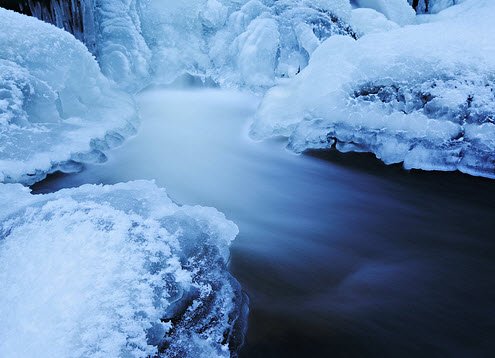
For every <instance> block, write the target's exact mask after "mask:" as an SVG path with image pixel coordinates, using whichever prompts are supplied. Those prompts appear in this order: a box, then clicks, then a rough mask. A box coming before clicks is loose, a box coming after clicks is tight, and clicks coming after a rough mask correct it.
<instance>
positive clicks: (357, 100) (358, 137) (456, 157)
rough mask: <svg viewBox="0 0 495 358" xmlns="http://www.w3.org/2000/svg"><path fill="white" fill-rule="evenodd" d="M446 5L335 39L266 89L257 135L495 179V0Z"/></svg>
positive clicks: (255, 127)
mask: <svg viewBox="0 0 495 358" xmlns="http://www.w3.org/2000/svg"><path fill="white" fill-rule="evenodd" d="M457 7H459V8H458V9H456V8H457ZM445 11H446V12H447V13H446V15H443V14H442V13H440V14H439V15H437V16H436V17H434V22H432V23H428V24H422V25H417V26H408V27H405V28H401V29H397V30H393V31H391V32H382V33H378V34H372V35H367V36H364V37H362V38H361V39H359V40H358V41H354V40H352V39H351V38H349V37H332V38H330V39H329V40H327V41H326V42H325V43H324V44H323V45H321V46H320V47H319V48H318V49H317V50H316V51H315V53H314V54H313V57H312V59H311V62H310V65H309V66H308V67H307V68H306V69H305V70H304V71H303V72H302V73H301V74H300V75H298V76H296V77H295V78H294V79H291V80H287V81H283V82H282V83H280V85H278V86H277V87H275V88H273V89H272V90H270V91H269V92H268V94H267V96H266V97H265V99H264V101H263V102H262V104H261V106H260V109H259V111H258V114H257V119H256V120H255V123H254V125H253V128H252V133H253V135H254V137H256V138H265V137H268V136H273V135H283V136H288V137H290V139H289V141H290V147H291V148H292V149H293V150H295V151H297V152H301V151H304V150H306V149H311V148H313V149H321V148H329V147H331V146H332V145H333V144H334V143H335V142H336V146H337V149H339V150H341V151H366V152H373V153H375V154H376V156H377V157H378V158H380V159H382V160H383V161H384V162H385V163H399V162H403V163H404V166H405V167H406V168H420V169H426V170H433V169H435V170H456V169H458V170H460V171H463V172H465V173H469V174H473V175H481V176H486V177H495V124H494V118H495V106H494V101H495V97H494V91H495V78H494V73H495V43H494V42H493V38H494V36H495V25H494V23H493V18H495V4H494V3H493V2H491V1H485V0H471V1H466V2H464V3H463V4H461V5H457V6H455V7H452V8H450V9H448V10H445Z"/></svg>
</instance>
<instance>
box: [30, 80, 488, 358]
mask: <svg viewBox="0 0 495 358" xmlns="http://www.w3.org/2000/svg"><path fill="white" fill-rule="evenodd" d="M137 101H138V105H139V108H140V113H141V117H142V123H141V128H140V129H139V132H138V134H137V135H136V136H134V137H133V138H131V139H129V140H128V141H126V142H125V143H124V145H122V146H121V147H119V148H116V149H114V150H112V151H109V152H108V153H107V155H108V161H107V162H106V163H103V164H91V165H87V166H86V168H85V170H84V171H82V172H81V173H78V174H72V175H64V174H55V175H52V176H50V177H49V178H47V179H46V180H45V181H43V182H41V183H39V184H36V185H35V186H34V187H33V190H34V192H36V193H46V192H52V191H55V190H59V189H61V188H68V187H74V186H79V185H82V184H86V183H105V184H113V183H118V182H125V181H130V180H135V179H153V180H155V181H156V183H157V184H158V185H159V186H162V187H165V188H167V191H168V193H169V195H170V196H171V197H172V198H173V199H174V200H176V201H177V202H180V203H185V204H199V205H205V206H213V207H216V208H217V209H218V210H220V211H222V212H224V213H225V214H226V216H227V218H228V219H230V220H233V221H234V222H235V223H236V224H237V225H238V226H239V229H240V234H239V236H238V237H237V239H236V240H235V241H234V243H233V246H232V248H231V252H232V256H231V266H230V267H231V272H232V273H233V275H234V276H235V277H236V278H237V279H238V280H239V282H240V283H241V285H242V287H243V289H244V290H245V291H246V292H247V294H248V295H249V297H250V318H249V330H248V335H247V337H246V344H245V346H244V348H243V350H242V352H241V356H244V357H303V356H304V357H326V356H332V357H340V356H342V357H361V356H363V355H366V356H377V357H385V356H395V357H397V356H400V357H404V356H418V355H419V354H420V353H424V352H425V351H427V352H430V353H431V356H473V357H474V356H485V354H486V352H490V351H492V350H493V349H494V348H495V340H494V339H493V338H494V337H492V336H491V334H490V332H495V305H494V304H493V303H494V302H495V287H494V284H493V283H494V277H495V235H494V233H495V217H494V213H495V210H494V209H495V185H494V184H493V181H489V180H484V179H479V178H475V177H469V176H465V175H461V174H459V173H429V172H414V171H413V172H407V171H405V170H403V169H402V168H400V167H399V166H385V165H383V164H381V163H380V162H379V161H378V160H376V159H374V158H373V157H372V156H370V155H366V154H341V153H337V152H334V151H330V152H315V153H308V154H305V155H299V156H298V155H294V154H292V153H291V152H289V151H287V150H286V149H285V141H284V140H281V139H274V140H268V141H264V142H255V141H253V140H251V139H250V138H249V136H248V131H249V124H250V121H251V119H252V116H253V115H254V112H255V110H256V107H257V105H258V102H259V98H257V97H255V96H253V95H250V94H246V93H240V92H233V91H226V90H218V89H175V90H173V89H152V90H147V91H144V92H142V93H141V94H139V95H138V97H137Z"/></svg>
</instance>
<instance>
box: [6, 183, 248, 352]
mask: <svg viewBox="0 0 495 358" xmlns="http://www.w3.org/2000/svg"><path fill="white" fill-rule="evenodd" d="M0 201H1V202H2V203H6V202H8V203H9V205H8V206H6V205H3V206H2V207H1V208H0V220H1V222H2V223H1V224H0V287H2V294H1V295H0V317H2V324H1V325H0V356H2V357H145V356H149V355H151V356H153V355H154V354H156V353H157V351H158V348H159V349H160V351H161V354H162V355H164V356H168V357H184V356H188V357H228V356H230V353H229V348H233V349H235V348H237V347H233V346H232V345H233V344H238V342H236V340H237V339H238V337H237V336H236V329H238V328H239V327H241V328H242V326H243V324H244V323H245V322H243V319H244V317H242V315H240V313H241V309H242V304H243V300H242V295H241V292H240V288H239V285H238V284H237V282H236V281H235V280H234V279H233V278H232V277H231V276H230V274H229V273H228V272H227V269H226V265H227V262H228V256H229V249H228V248H229V245H230V243H231V241H232V240H233V239H234V237H235V236H236V235H237V233H238V229H237V227H236V226H235V225H234V224H233V223H232V222H230V221H228V220H226V219H225V216H224V215H223V214H221V213H219V212H217V211H216V210H215V209H212V208H204V207H197V206H196V207H194V206H178V205H176V204H174V203H173V202H172V201H171V200H170V199H169V198H168V197H167V194H166V192H165V191H164V190H163V189H159V188H157V187H156V185H155V184H153V183H152V182H146V181H137V182H130V183H126V184H117V185H113V186H95V185H85V186H82V187H80V188H77V189H65V190H62V191H60V192H57V193H53V194H47V195H31V194H30V193H29V191H28V190H27V189H26V188H24V187H22V186H21V185H19V184H1V185H0ZM229 344H230V345H231V346H229Z"/></svg>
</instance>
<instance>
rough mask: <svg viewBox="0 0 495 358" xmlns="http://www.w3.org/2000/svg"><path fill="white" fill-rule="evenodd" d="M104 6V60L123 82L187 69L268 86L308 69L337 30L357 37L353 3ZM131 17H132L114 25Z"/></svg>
mask: <svg viewBox="0 0 495 358" xmlns="http://www.w3.org/2000/svg"><path fill="white" fill-rule="evenodd" d="M105 3H106V4H107V5H106V6H107V7H108V11H105V12H104V14H105V18H107V19H108V20H106V21H100V24H99V27H100V28H101V29H102V34H103V35H102V38H103V41H102V43H105V45H104V46H103V45H99V50H98V58H99V61H100V63H101V65H102V68H103V71H104V72H105V73H107V74H110V77H111V78H114V79H116V80H117V81H119V82H120V83H121V84H122V83H123V84H124V86H126V83H128V81H127V78H129V77H132V76H134V77H137V78H141V79H142V81H143V83H148V82H149V81H150V80H151V81H152V82H159V83H170V82H172V81H174V80H175V79H177V78H179V77H180V76H182V75H184V74H187V75H192V76H198V77H201V78H211V79H213V80H214V81H215V82H217V83H219V84H222V85H224V86H247V87H251V88H257V87H268V86H271V85H273V84H274V81H275V78H276V77H283V76H291V75H294V74H295V73H297V72H298V71H299V70H300V68H303V67H304V66H305V65H306V64H307V61H308V59H309V56H310V54H311V52H312V51H313V50H314V49H315V48H316V47H317V46H318V45H319V44H320V43H321V41H323V40H324V39H326V38H328V37H329V36H330V35H332V34H350V35H353V32H352V29H351V28H350V27H349V26H348V24H347V20H348V19H349V17H350V9H351V8H350V4H349V3H348V1H346V0H338V1H326V0H319V1H309V0H284V1H275V2H274V1H258V0H250V1H247V0H243V1H236V0H195V1H191V0H187V1H185V0H184V1H174V2H171V1H168V2H164V1H160V0H150V1H146V2H141V3H139V5H133V6H134V7H131V6H130V5H128V6H127V8H125V9H124V8H123V7H122V6H112V5H111V4H114V3H121V0H114V1H107V2H105ZM132 4H134V3H132ZM115 8H117V9H122V10H123V11H122V13H126V14H127V15H125V16H124V15H122V13H116V10H115ZM98 12H101V10H98ZM126 16H127V18H129V19H132V22H131V21H126V25H125V26H121V24H120V23H119V22H117V23H116V22H115V21H116V20H115V19H123V18H126ZM97 18H101V16H99V17H97ZM112 19H113V20H112ZM116 27H117V30H116V29H115V28H116ZM136 63H137V64H139V65H138V66H136ZM129 64H131V65H129Z"/></svg>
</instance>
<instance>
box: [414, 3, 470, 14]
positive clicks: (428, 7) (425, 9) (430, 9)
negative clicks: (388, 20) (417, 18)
mask: <svg viewBox="0 0 495 358" xmlns="http://www.w3.org/2000/svg"><path fill="white" fill-rule="evenodd" d="M408 1H409V4H410V5H411V6H414V7H415V9H416V11H417V12H418V13H430V14H435V13H438V12H440V11H442V10H444V9H446V8H448V7H450V6H453V5H456V4H460V3H462V2H463V1H465V0H408Z"/></svg>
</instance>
